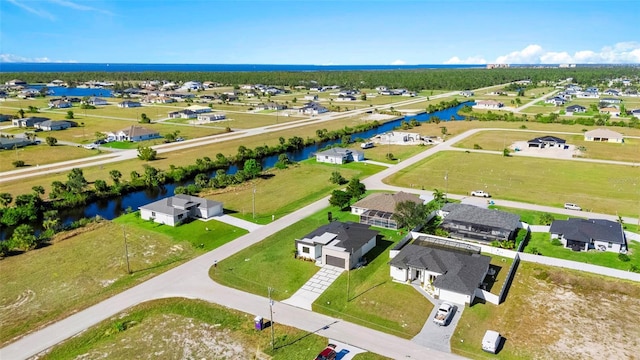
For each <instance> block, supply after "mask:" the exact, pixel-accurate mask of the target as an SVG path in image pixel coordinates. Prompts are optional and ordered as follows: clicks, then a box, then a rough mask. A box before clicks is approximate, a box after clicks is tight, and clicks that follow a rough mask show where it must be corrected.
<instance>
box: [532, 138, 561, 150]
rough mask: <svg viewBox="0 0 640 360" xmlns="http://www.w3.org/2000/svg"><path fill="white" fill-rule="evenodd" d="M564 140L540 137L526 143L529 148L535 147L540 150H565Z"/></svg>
mask: <svg viewBox="0 0 640 360" xmlns="http://www.w3.org/2000/svg"><path fill="white" fill-rule="evenodd" d="M566 142H567V141H566V140H564V139H561V138H559V137H555V136H541V137H537V138H535V139H531V140H529V141H527V144H528V145H529V147H537V148H540V149H544V148H559V149H566V148H568V146H567V145H566Z"/></svg>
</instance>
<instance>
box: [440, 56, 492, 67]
mask: <svg viewBox="0 0 640 360" xmlns="http://www.w3.org/2000/svg"><path fill="white" fill-rule="evenodd" d="M444 63H445V64H450V65H455V64H470V65H474V64H486V63H487V60H485V59H483V58H482V57H481V56H470V57H468V58H466V59H460V58H459V57H457V56H454V57H452V58H451V59H449V60H447V61H445V62H444Z"/></svg>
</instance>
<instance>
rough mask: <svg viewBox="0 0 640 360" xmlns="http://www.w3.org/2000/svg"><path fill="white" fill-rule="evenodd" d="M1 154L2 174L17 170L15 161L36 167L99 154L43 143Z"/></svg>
mask: <svg viewBox="0 0 640 360" xmlns="http://www.w3.org/2000/svg"><path fill="white" fill-rule="evenodd" d="M0 154H2V161H0V172H2V171H9V170H15V167H14V166H13V165H12V164H11V163H12V162H14V161H15V160H22V161H24V162H25V163H26V164H28V165H31V166H33V167H35V166H36V165H45V164H52V163H55V162H58V161H66V160H74V159H81V158H84V157H91V156H93V155H96V154H98V152H97V151H90V150H87V149H83V148H79V147H75V146H66V145H56V146H49V145H47V144H45V143H42V144H40V145H35V146H26V147H23V148H19V149H17V150H0ZM87 160H89V159H87Z"/></svg>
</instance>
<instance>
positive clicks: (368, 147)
mask: <svg viewBox="0 0 640 360" xmlns="http://www.w3.org/2000/svg"><path fill="white" fill-rule="evenodd" d="M360 147H361V148H363V149H371V148H372V147H373V142H371V141H369V142H365V143H362V144H360Z"/></svg>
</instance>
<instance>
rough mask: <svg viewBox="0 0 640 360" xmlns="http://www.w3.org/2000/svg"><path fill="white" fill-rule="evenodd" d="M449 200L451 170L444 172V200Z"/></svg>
mask: <svg viewBox="0 0 640 360" xmlns="http://www.w3.org/2000/svg"><path fill="white" fill-rule="evenodd" d="M448 200H449V171H448V170H447V172H446V173H445V174H444V201H445V202H447V201H448Z"/></svg>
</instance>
